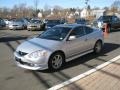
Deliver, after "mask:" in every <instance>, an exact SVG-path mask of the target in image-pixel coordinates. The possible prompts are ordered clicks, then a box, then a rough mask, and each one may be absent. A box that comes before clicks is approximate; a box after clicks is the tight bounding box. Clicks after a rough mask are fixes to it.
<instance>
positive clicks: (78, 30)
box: [71, 27, 85, 38]
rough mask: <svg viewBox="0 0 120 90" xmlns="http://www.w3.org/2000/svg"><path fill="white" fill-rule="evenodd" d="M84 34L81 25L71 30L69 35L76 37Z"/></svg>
mask: <svg viewBox="0 0 120 90" xmlns="http://www.w3.org/2000/svg"><path fill="white" fill-rule="evenodd" d="M84 35H85V32H84V29H83V27H77V28H75V29H74V30H73V31H72V32H71V36H76V37H77V38H78V37H81V36H84Z"/></svg>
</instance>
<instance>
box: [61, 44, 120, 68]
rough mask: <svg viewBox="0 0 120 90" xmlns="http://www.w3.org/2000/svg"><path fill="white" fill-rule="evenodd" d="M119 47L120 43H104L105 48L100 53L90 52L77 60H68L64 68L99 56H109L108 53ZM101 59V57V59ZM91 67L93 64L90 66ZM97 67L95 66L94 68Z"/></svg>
mask: <svg viewBox="0 0 120 90" xmlns="http://www.w3.org/2000/svg"><path fill="white" fill-rule="evenodd" d="M117 48H120V45H119V44H113V43H105V44H104V47H103V50H102V51H101V53H100V54H98V55H97V54H94V53H89V54H87V55H84V56H82V57H79V58H77V59H75V60H72V61H70V62H67V63H66V65H65V66H64V67H63V68H62V70H63V69H67V68H70V67H74V66H77V65H80V64H84V63H85V62H87V61H89V60H92V59H94V58H98V57H99V56H107V55H106V54H107V53H109V52H111V51H113V50H116V49H117ZM99 60H101V59H99ZM101 61H103V62H106V60H101ZM89 67H91V66H89ZM94 67H96V65H95V66H93V68H94Z"/></svg>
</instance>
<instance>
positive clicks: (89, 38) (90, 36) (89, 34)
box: [84, 26, 96, 51]
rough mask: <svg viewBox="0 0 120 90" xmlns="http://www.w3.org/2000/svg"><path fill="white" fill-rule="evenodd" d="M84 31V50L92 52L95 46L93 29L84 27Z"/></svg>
mask: <svg viewBox="0 0 120 90" xmlns="http://www.w3.org/2000/svg"><path fill="white" fill-rule="evenodd" d="M84 29H85V33H86V43H87V45H86V49H87V51H89V50H92V49H93V47H94V45H95V41H96V38H95V33H94V30H93V28H90V27H87V26H85V27H84Z"/></svg>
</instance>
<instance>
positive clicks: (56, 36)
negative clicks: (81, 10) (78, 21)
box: [38, 27, 71, 41]
mask: <svg viewBox="0 0 120 90" xmlns="http://www.w3.org/2000/svg"><path fill="white" fill-rule="evenodd" d="M70 30H71V28H69V27H53V28H51V29H49V30H47V31H45V32H44V33H42V34H41V35H40V36H38V37H39V38H42V39H50V40H58V41H62V40H63V39H64V38H65V37H66V35H67V34H68V32H69V31H70Z"/></svg>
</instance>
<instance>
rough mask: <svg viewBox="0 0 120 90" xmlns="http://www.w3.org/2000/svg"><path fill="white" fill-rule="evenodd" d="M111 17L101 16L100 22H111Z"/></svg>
mask: <svg viewBox="0 0 120 90" xmlns="http://www.w3.org/2000/svg"><path fill="white" fill-rule="evenodd" d="M111 18H112V17H111V16H101V17H100V18H99V19H98V21H110V20H111Z"/></svg>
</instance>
